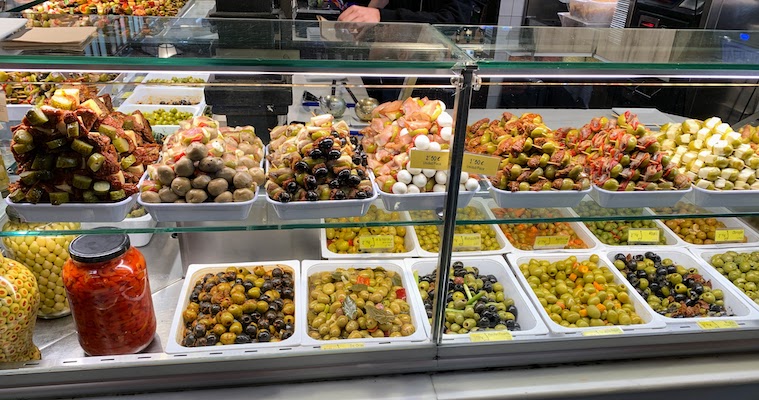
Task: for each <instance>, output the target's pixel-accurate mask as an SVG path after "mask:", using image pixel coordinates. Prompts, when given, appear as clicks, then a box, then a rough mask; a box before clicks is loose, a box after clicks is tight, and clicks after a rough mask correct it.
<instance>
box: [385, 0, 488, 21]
mask: <svg viewBox="0 0 759 400" xmlns="http://www.w3.org/2000/svg"><path fill="white" fill-rule="evenodd" d="M472 3H473V1H472V0H390V3H389V4H388V5H387V6H386V7H385V8H384V9H381V10H379V11H380V21H381V22H423V23H430V24H468V23H469V19H470V18H471V16H472V8H473V5H472Z"/></svg>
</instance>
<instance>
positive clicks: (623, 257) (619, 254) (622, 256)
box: [614, 253, 627, 261]
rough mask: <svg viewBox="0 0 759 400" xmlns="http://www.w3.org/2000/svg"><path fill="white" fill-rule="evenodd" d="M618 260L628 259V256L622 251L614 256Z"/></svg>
mask: <svg viewBox="0 0 759 400" xmlns="http://www.w3.org/2000/svg"><path fill="white" fill-rule="evenodd" d="M616 260H622V261H627V256H625V255H624V254H622V253H617V254H616V255H615V256H614V261H616Z"/></svg>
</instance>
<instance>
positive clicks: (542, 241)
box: [532, 236, 569, 250]
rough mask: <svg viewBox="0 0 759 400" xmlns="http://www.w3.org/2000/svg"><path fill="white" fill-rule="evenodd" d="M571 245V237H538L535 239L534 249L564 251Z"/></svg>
mask: <svg viewBox="0 0 759 400" xmlns="http://www.w3.org/2000/svg"><path fill="white" fill-rule="evenodd" d="M568 244H569V236H538V237H536V238H535V244H533V245H532V248H533V249H535V250H541V249H563V248H565V247H567V245H568Z"/></svg>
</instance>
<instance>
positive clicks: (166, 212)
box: [137, 190, 258, 222]
mask: <svg viewBox="0 0 759 400" xmlns="http://www.w3.org/2000/svg"><path fill="white" fill-rule="evenodd" d="M257 198H258V190H256V191H255V192H254V193H253V198H252V199H250V200H248V201H239V202H238V201H235V202H229V203H215V202H213V201H210V202H204V203H196V204H194V203H181V204H175V203H145V202H144V201H142V193H140V195H139V198H138V199H137V203H138V204H139V205H141V206H143V207H145V210H147V211H148V212H149V213H150V215H152V216H153V218H155V220H156V221H158V222H198V221H244V220H246V219H248V215H250V210H251V209H252V208H253V203H255V201H256V199H257Z"/></svg>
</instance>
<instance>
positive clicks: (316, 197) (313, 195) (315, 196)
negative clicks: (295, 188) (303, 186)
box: [306, 190, 319, 201]
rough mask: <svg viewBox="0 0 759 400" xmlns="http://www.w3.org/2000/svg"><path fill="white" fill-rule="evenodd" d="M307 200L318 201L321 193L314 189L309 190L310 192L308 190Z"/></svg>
mask: <svg viewBox="0 0 759 400" xmlns="http://www.w3.org/2000/svg"><path fill="white" fill-rule="evenodd" d="M306 200H308V201H318V200H319V193H316V192H314V191H313V190H309V191H308V192H306Z"/></svg>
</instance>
